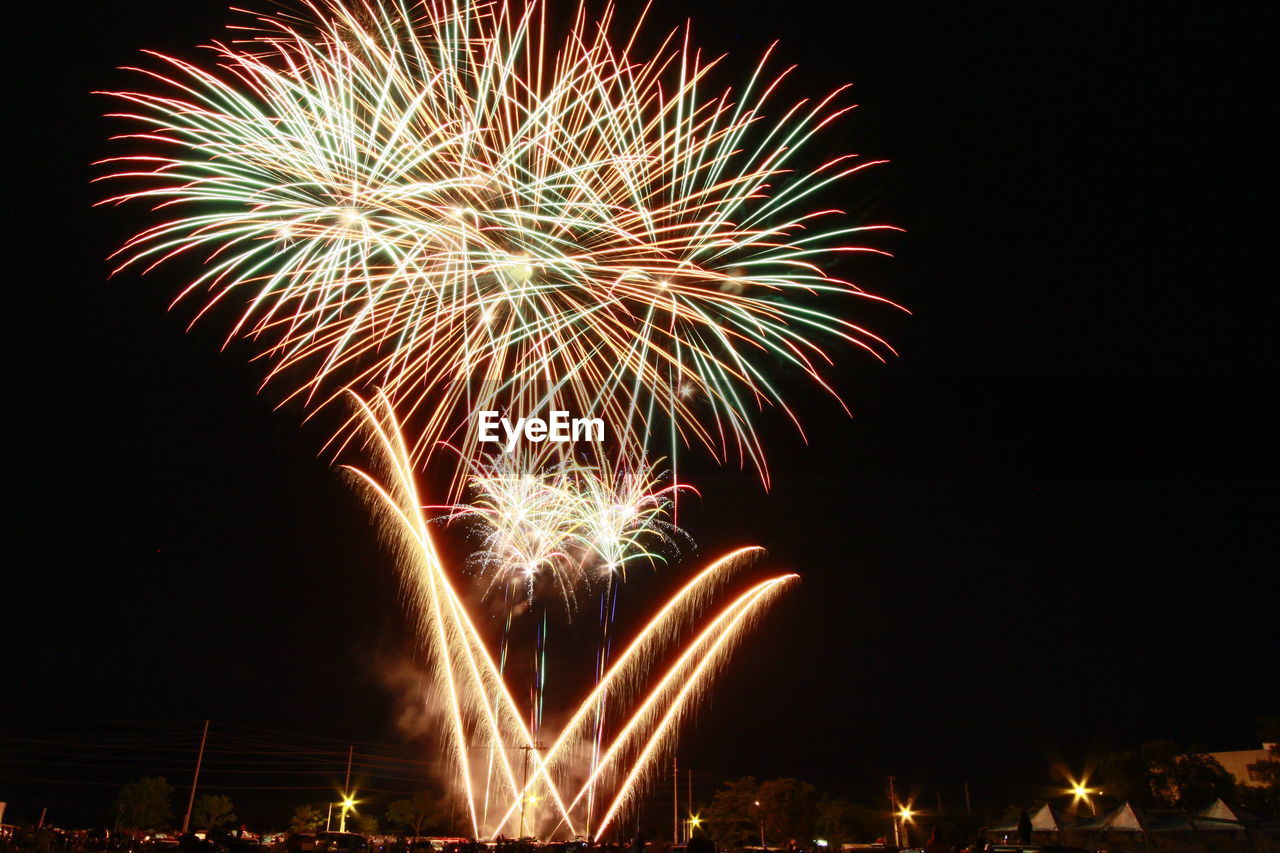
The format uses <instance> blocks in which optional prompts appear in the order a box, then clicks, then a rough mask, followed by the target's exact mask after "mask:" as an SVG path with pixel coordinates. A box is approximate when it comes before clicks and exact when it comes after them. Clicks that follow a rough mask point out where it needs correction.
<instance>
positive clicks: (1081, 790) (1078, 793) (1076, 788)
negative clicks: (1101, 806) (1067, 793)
mask: <svg viewBox="0 0 1280 853" xmlns="http://www.w3.org/2000/svg"><path fill="white" fill-rule="evenodd" d="M1085 781H1086V782H1087V781H1088V780H1085ZM1071 793H1072V794H1073V795H1075V799H1074V800H1072V803H1078V802H1080V801H1081V800H1084V801H1085V803H1086V804H1087V805H1088V806H1089V813H1090V814H1093V815H1096V814H1097V813H1098V808H1097V806H1095V805H1094V804H1093V800H1091V799H1089V795H1090V794H1100V793H1102V791H1101V790H1100V789H1097V788H1089V787H1086V785H1085V784H1082V783H1080V782H1072V783H1071Z"/></svg>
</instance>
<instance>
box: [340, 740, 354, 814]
mask: <svg viewBox="0 0 1280 853" xmlns="http://www.w3.org/2000/svg"><path fill="white" fill-rule="evenodd" d="M355 751H356V747H355V744H351V745H349V746H348V747H347V778H346V779H345V780H344V781H343V783H342V817H340V818H338V832H346V831H347V803H349V802H351V757H352V755H354V754H355Z"/></svg>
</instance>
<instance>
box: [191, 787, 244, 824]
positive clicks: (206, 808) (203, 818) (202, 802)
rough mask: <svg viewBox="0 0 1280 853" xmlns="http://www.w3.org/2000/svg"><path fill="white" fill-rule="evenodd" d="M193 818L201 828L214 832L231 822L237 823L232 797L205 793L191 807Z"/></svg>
mask: <svg viewBox="0 0 1280 853" xmlns="http://www.w3.org/2000/svg"><path fill="white" fill-rule="evenodd" d="M191 820H192V822H193V823H194V824H195V825H196V826H197V827H199V828H200V829H207V830H209V831H210V832H212V831H213V830H215V829H218V828H219V827H222V826H226V825H227V824H229V823H235V820H236V813H235V806H233V805H232V804H231V798H230V797H227V796H224V795H222V794H205V795H204V796H202V797H200V799H198V800H196V802H195V806H193V807H192V809H191Z"/></svg>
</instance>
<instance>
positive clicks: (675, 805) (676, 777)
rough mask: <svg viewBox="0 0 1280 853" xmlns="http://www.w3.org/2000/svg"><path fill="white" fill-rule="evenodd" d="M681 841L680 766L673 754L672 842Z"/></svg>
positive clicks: (677, 842)
mask: <svg viewBox="0 0 1280 853" xmlns="http://www.w3.org/2000/svg"><path fill="white" fill-rule="evenodd" d="M679 843H680V767H679V765H678V764H676V757H675V756H674V755H673V756H671V844H672V846H675V845H676V844H679Z"/></svg>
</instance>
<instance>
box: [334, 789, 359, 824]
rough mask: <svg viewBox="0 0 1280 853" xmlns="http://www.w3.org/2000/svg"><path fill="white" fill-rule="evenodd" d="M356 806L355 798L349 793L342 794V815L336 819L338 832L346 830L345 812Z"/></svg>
mask: <svg viewBox="0 0 1280 853" xmlns="http://www.w3.org/2000/svg"><path fill="white" fill-rule="evenodd" d="M355 807H356V801H355V798H354V797H352V796H351V795H350V794H343V795H342V816H341V817H340V818H339V819H338V832H346V831H347V812H348V811H351V810H354V809H355Z"/></svg>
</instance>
